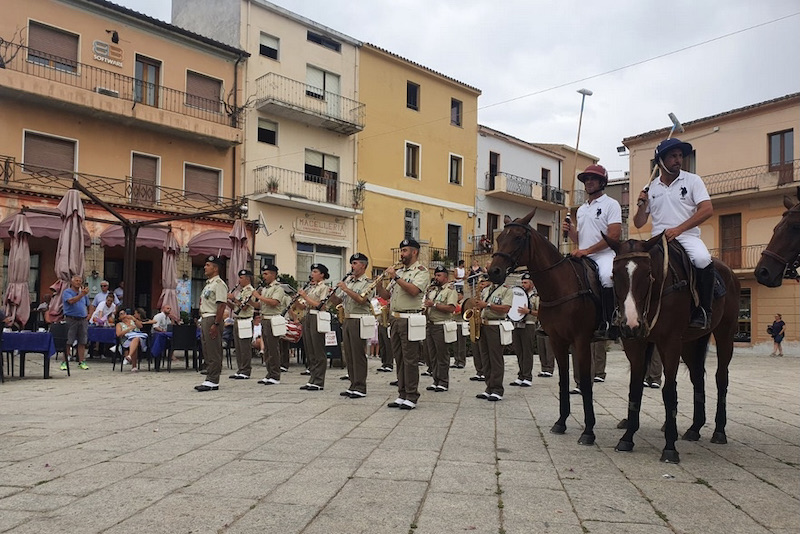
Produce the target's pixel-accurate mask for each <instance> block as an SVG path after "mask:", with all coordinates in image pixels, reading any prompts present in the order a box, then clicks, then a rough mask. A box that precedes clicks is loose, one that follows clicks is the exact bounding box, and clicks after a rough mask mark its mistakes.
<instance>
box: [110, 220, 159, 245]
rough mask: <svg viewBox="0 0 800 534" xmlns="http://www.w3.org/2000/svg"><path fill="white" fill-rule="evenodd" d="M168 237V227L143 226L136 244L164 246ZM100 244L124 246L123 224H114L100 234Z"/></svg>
mask: <svg viewBox="0 0 800 534" xmlns="http://www.w3.org/2000/svg"><path fill="white" fill-rule="evenodd" d="M166 238H167V229H166V228H159V227H156V226H142V227H141V228H139V232H137V234H136V246H137V247H139V248H155V249H158V250H161V249H162V248H164V240H165V239H166ZM100 244H102V245H103V246H104V247H124V246H125V232H123V231H122V226H120V225H118V224H112V225H111V226H109V227H108V228H106V229H105V231H104V232H103V233H102V234H100Z"/></svg>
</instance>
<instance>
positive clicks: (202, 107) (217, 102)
mask: <svg viewBox="0 0 800 534" xmlns="http://www.w3.org/2000/svg"><path fill="white" fill-rule="evenodd" d="M11 47H12V48H14V49H16V48H17V47H18V48H19V52H18V53H17V54H16V55H15V56H14V57H13V59H11V60H10V61H9V62H7V63H5V68H6V69H8V70H12V71H16V72H22V73H25V74H30V75H31V76H36V77H39V78H44V79H46V80H50V81H52V82H57V83H63V84H66V85H70V86H72V87H78V88H80V89H85V90H87V91H92V92H95V93H98V94H101V95H105V96H107V97H108V98H119V99H121V100H127V101H130V102H134V105H143V106H152V107H155V108H158V109H163V110H166V111H172V112H175V113H180V114H181V115H186V116H189V117H194V118H196V119H201V120H205V121H210V122H214V123H216V124H222V125H226V126H231V127H233V128H241V127H242V119H243V118H242V117H241V116H240V113H228V112H227V111H229V110H228V109H227V108H226V104H225V103H224V102H223V101H222V100H221V99H208V98H203V97H200V96H197V95H193V94H190V93H185V92H183V91H178V90H175V89H170V88H169V87H163V86H161V85H157V84H152V83H147V82H145V81H142V80H137V79H136V78H131V77H130V76H124V75H122V74H118V73H116V72H112V71H109V70H105V69H101V68H98V67H95V66H93V65H87V64H85V63H79V62H76V61H72V60H69V59H64V58H60V57H57V56H52V55H50V54H45V53H44V52H40V51H38V50H34V49H32V48H28V47H27V46H22V45H11Z"/></svg>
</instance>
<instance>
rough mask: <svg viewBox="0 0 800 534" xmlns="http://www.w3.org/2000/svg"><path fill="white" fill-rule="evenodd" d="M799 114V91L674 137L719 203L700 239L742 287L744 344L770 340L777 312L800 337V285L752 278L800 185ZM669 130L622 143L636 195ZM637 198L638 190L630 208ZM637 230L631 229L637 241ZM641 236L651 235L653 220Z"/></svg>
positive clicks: (790, 337) (689, 126)
mask: <svg viewBox="0 0 800 534" xmlns="http://www.w3.org/2000/svg"><path fill="white" fill-rule="evenodd" d="M798 116H800V93H795V94H791V95H787V96H784V97H781V98H776V99H774V100H769V101H766V102H760V103H757V104H753V105H750V106H746V107H743V108H739V109H734V110H731V111H726V112H724V113H720V114H718V115H713V116H710V117H704V118H702V119H697V120H693V121H690V122H684V123H683V126H684V127H685V129H686V132H685V133H681V134H678V135H676V137H678V138H680V139H681V140H682V141H687V142H689V143H691V144H692V146H693V148H694V151H693V153H692V154H691V155H690V156H689V157H688V158H686V159H685V160H684V168H685V169H686V170H687V171H689V172H694V173H696V174H699V175H700V176H701V177H702V178H703V181H704V182H705V183H706V187H707V188H708V192H709V194H710V195H711V201H712V203H713V205H714V215H713V216H712V217H711V218H710V219H709V220H708V221H706V222H705V223H704V224H703V225H701V227H700V229H701V233H702V236H701V237H702V239H703V241H704V242H705V244H706V246H708V248H709V249H710V251H711V254H712V255H713V256H716V257H718V258H721V259H722V260H723V261H724V262H725V263H727V264H728V265H729V266H730V267H732V268H733V269H734V272H735V273H736V275H737V276H738V277H739V280H740V281H741V284H742V292H741V299H740V306H739V308H740V310H739V333H738V335H737V341H738V342H740V343H743V344H756V343H764V342H770V341H771V340H770V338H769V336H768V335H767V332H766V330H767V326H769V325H770V324H772V321H773V319H774V314H776V313H780V314H782V315H783V320H784V321H785V322H786V332H787V335H786V341H788V342H796V341H797V340H798V339H800V337H799V336H800V317H798V308H800V306H799V305H798V302H799V301H800V284H798V283H797V282H796V281H788V280H787V281H785V283H784V284H783V285H782V286H781V287H780V288H775V289H770V288H767V287H763V286H761V285H759V284H758V283H757V282H756V281H755V278H754V275H753V269H754V268H755V266H756V264H757V263H758V260H759V259H760V257H761V252H762V251H763V250H764V248H765V247H766V245H767V243H768V242H769V239H770V237H771V236H772V229H773V228H774V227H775V225H776V224H777V223H778V221H779V220H780V218H781V214H782V213H783V211H784V206H783V202H782V198H783V196H784V195H789V196H791V197H793V198H796V197H795V191H796V189H795V188H796V187H797V186H798V185H800V172H799V171H800V165H799V163H800V162H798V160H797V159H796V158H797V156H796V155H797V154H798V153H800V149H799V145H798V138H797V135H796V132H797V126H798ZM668 133H669V129H662V130H656V131H652V132H647V133H644V134H640V135H636V136H632V137H628V138H626V139H624V140H623V143H624V145H625V146H626V147H627V148H628V149H629V150H630V158H631V159H630V169H631V177H630V190H631V191H632V192H638V191H641V190H642V188H644V186H645V185H647V181H648V179H649V176H650V173H651V170H652V168H653V153H654V149H655V147H656V146H657V145H658V143H659V142H661V141H662V140H663V139H665V138H666V137H667V135H668ZM637 198H638V193H636V194H633V193H632V194H631V195H630V200H631V203H635V202H636V199H637ZM630 209H631V210H634V209H635V206H633V205H631V206H630ZM631 224H632V223H631ZM638 233H639V231H637V230H636V229H635V228H633V227H631V228H630V234H631V236H636V235H638ZM642 235H644V236H645V237H647V236H649V235H650V230H649V223H648V225H647V226H645V227H644V228H642Z"/></svg>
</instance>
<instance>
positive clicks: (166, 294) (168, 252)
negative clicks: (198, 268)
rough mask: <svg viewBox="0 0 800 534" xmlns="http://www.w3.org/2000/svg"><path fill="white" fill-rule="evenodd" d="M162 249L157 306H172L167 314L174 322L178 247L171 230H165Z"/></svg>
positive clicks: (177, 314)
mask: <svg viewBox="0 0 800 534" xmlns="http://www.w3.org/2000/svg"><path fill="white" fill-rule="evenodd" d="M163 249H164V255H163V256H162V259H161V296H160V297H158V304H157V306H158V309H159V310H160V309H161V308H163V307H164V306H165V305H169V306H170V307H171V308H172V312H171V313H170V314H169V316H170V318H171V319H172V321H173V322H174V323H177V322H178V320H179V318H180V315H179V309H178V295H177V294H176V292H175V288H176V287H177V286H178V283H177V278H178V265H177V259H176V258H177V255H178V251H179V250H180V247H179V246H178V242H177V241H176V240H175V234H173V233H172V230H170V231H169V232H167V237H166V238H164V245H163Z"/></svg>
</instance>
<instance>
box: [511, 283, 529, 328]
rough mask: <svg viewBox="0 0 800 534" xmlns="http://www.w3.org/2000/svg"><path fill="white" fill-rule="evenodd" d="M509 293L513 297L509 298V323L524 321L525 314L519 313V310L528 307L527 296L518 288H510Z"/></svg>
mask: <svg viewBox="0 0 800 534" xmlns="http://www.w3.org/2000/svg"><path fill="white" fill-rule="evenodd" d="M511 293H512V295H513V297H512V298H511V309H510V310H508V318H509V320H511V321H514V322H519V321H522V320H523V319H525V315H526V314H524V313H520V312H519V308H527V307H528V305H529V303H528V294H527V293H526V292H525V290H524V289H522V288H521V287H519V286H514V287H512V288H511Z"/></svg>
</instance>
